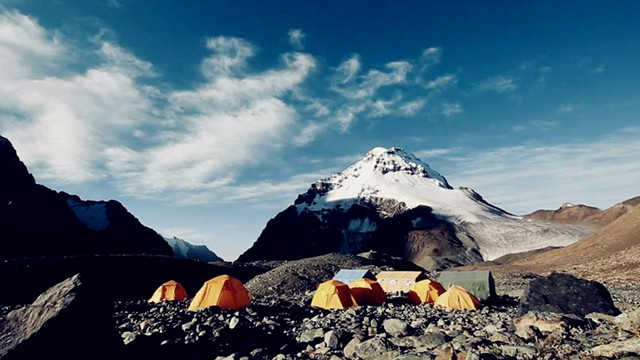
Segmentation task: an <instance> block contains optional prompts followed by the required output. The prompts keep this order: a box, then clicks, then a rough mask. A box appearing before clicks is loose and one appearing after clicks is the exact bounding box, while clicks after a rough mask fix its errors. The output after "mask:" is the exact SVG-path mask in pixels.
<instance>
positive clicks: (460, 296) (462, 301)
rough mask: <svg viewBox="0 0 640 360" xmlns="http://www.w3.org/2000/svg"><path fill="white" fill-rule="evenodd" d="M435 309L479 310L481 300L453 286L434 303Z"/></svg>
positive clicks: (459, 287)
mask: <svg viewBox="0 0 640 360" xmlns="http://www.w3.org/2000/svg"><path fill="white" fill-rule="evenodd" d="M433 305H434V306H435V307H440V308H444V309H455V310H478V308H479V307H480V300H478V298H476V297H475V296H473V294H471V293H470V292H468V291H467V290H465V289H464V288H463V287H461V286H458V285H453V286H452V287H450V288H449V290H447V291H445V292H444V294H442V295H440V297H439V298H438V300H436V302H435V303H433Z"/></svg>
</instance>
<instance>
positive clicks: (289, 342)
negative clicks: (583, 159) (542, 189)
mask: <svg viewBox="0 0 640 360" xmlns="http://www.w3.org/2000/svg"><path fill="white" fill-rule="evenodd" d="M258 265H260V266H264V268H265V271H266V270H267V269H269V268H271V270H269V271H266V272H264V273H263V274H261V275H259V276H257V277H255V278H253V279H252V280H250V281H248V282H247V283H246V286H247V288H248V289H249V291H250V293H251V295H252V305H251V306H250V307H249V308H246V309H241V310H237V311H234V310H221V309H219V308H208V309H204V310H200V311H195V312H192V311H188V310H187V307H188V305H189V303H188V301H183V302H164V303H161V304H149V303H147V301H146V299H140V300H135V301H116V302H114V305H113V309H112V314H113V319H114V321H115V328H112V330H113V332H114V333H117V335H118V336H119V338H120V339H121V340H122V343H123V344H125V345H123V348H122V349H121V350H119V351H121V354H120V355H117V356H118V357H120V358H121V359H123V360H124V359H129V358H130V359H134V358H136V359H139V358H156V359H169V358H185V359H219V360H220V359H225V358H226V359H270V360H271V359H278V360H281V359H331V360H335V359H363V360H367V359H398V360H402V359H405V360H406V359H436V360H445V359H447V360H448V359H468V360H471V359H587V360H589V359H594V360H595V359H614V358H615V359H640V292H638V290H637V289H638V288H640V284H639V283H636V282H630V281H617V282H609V283H605V285H606V286H607V288H608V290H609V291H610V292H611V295H612V298H613V301H614V303H615V306H616V307H617V308H618V309H620V310H621V311H622V313H621V314H619V315H617V313H611V312H609V311H607V310H602V312H608V314H602V313H590V314H589V315H587V316H583V315H586V314H587V312H585V313H584V314H582V315H575V314H573V315H572V314H562V313H559V312H555V313H554V312H549V311H550V310H546V311H535V312H528V313H524V311H520V310H521V304H520V302H521V301H522V300H521V299H520V297H523V298H526V297H527V295H526V294H527V293H529V292H530V289H529V290H527V288H528V287H530V286H529V284H530V283H531V281H534V280H535V282H538V281H540V280H541V279H542V280H544V279H546V278H541V277H540V276H539V275H535V274H516V273H497V274H495V280H496V290H497V293H498V294H499V295H500V296H499V298H498V299H495V300H494V301H492V302H490V303H487V304H484V306H483V307H482V308H481V309H480V310H478V311H446V310H441V309H435V308H433V307H432V306H430V305H418V306H416V305H412V304H409V303H408V302H407V300H406V299H405V298H404V297H394V298H391V299H390V300H389V301H388V302H387V303H386V304H385V305H383V306H378V307H375V306H360V307H356V308H350V309H346V310H321V309H316V308H312V307H310V305H309V304H310V302H311V298H312V296H313V290H314V289H315V288H316V286H317V283H318V282H320V281H322V280H326V279H328V278H330V277H331V276H332V274H333V273H334V272H335V271H336V270H337V269H338V268H341V267H366V268H368V269H370V270H371V271H373V272H377V271H380V270H381V269H386V268H394V269H405V268H404V267H405V266H406V265H407V264H406V263H403V262H401V261H399V260H398V259H396V258H391V257H384V256H381V255H379V254H375V253H372V254H367V255H365V256H353V255H349V256H347V255H336V254H332V255H325V256H321V257H316V258H310V259H304V260H300V261H297V262H287V263H284V264H279V263H273V264H271V263H269V264H266V263H265V264H252V265H251V266H253V267H255V266H258ZM278 265H281V266H278ZM409 266H410V265H409ZM429 275H430V276H431V277H435V276H437V274H429ZM89 280H90V279H89ZM89 280H87V283H88V284H90V281H89ZM78 286H79V285H78ZM555 286H556V285H555V284H547V288H548V289H549V288H550V289H551V291H553V292H555V289H556V287H555ZM585 286H587V287H588V286H589V285H588V284H587V285H585ZM581 287H583V285H576V286H574V288H581ZM78 289H81V287H78ZM548 289H547V290H548ZM557 289H558V290H557V292H558V293H560V294H562V293H567V292H568V290H567V289H563V288H561V287H558V288H557ZM63 290H64V289H63ZM77 291H80V290H77ZM49 292H50V293H52V294H54V295H55V294H57V293H61V294H63V295H64V296H62V295H60V298H61V299H72V298H73V296H72V295H65V294H74V293H76V290H73V288H72V289H71V290H68V289H67V290H64V291H51V290H49ZM588 292H589V293H591V291H588ZM77 293H80V292H77ZM523 294H524V295H523ZM543 295H544V294H543ZM94 296H96V297H101V296H102V294H101V292H100V291H98V292H96V293H95V295H94ZM545 296H546V295H545ZM545 296H543V297H545ZM52 299H56V298H55V297H53V298H52ZM82 299H83V298H82V297H77V298H76V300H73V301H81V300H82ZM583 300H584V299H580V301H579V302H580V304H578V305H579V306H582V305H583V302H584V301H583ZM51 301H54V300H48V302H51ZM56 301H57V303H59V304H60V305H56V306H59V307H60V308H61V309H62V308H63V307H64V306H66V305H64V304H66V303H68V301H67V300H64V301H62V300H56ZM82 301H84V303H83V304H82V306H83V307H84V308H85V309H88V310H84V312H82V313H86V312H87V311H88V312H95V311H96V310H95V309H92V308H93V307H94V305H93V303H92V301H90V300H89V299H88V298H87V297H84V300H82ZM587 301H588V300H587ZM599 302H600V300H598V301H596V304H595V305H597V306H600V305H601V304H599ZM609 302H610V301H609ZM72 303H73V302H72ZM78 306H80V305H78ZM32 307H33V305H32ZM18 308H20V306H0V325H3V324H2V323H3V322H4V321H5V319H8V317H7V314H8V313H9V312H10V311H11V310H14V309H18ZM76 308H79V307H76ZM603 309H606V307H605V308H603ZM35 310H36V311H38V310H37V309H35ZM62 311H63V310H60V314H63V312H62ZM589 312H592V310H589ZM71 313H74V312H71ZM75 313H76V314H81V313H80V312H77V311H76V312H75ZM66 316H71V315H68V314H67V315H66ZM78 317H79V319H76V320H74V321H79V322H81V323H82V324H85V323H86V322H85V321H84V320H83V316H82V315H80V316H78ZM14 318H15V316H14ZM67 319H70V318H69V317H67ZM96 320H97V319H96ZM69 321H71V320H65V322H64V324H62V323H58V325H57V326H61V328H62V330H61V331H56V336H58V335H59V336H62V337H60V338H58V339H57V341H58V342H63V341H67V342H70V343H72V344H73V343H74V341H73V336H72V337H68V336H63V335H64V333H65V332H69V331H71V333H75V332H73V331H74V330H73V329H70V328H69V327H70V325H68V324H69ZM14 323H15V321H14ZM18 324H19V323H18ZM89 324H91V325H86V324H85V325H83V329H82V331H83V332H85V331H86V333H89V334H90V333H92V332H94V331H97V330H96V329H97V326H98V325H97V323H96V324H93V322H89ZM102 324H106V322H103V323H102ZM51 326H52V325H47V326H45V327H44V328H45V329H46V328H47V327H48V328H51ZM90 326H95V327H96V329H91V328H89V327H90ZM102 327H103V326H102ZM108 327H111V325H109V326H108ZM0 328H2V326H0ZM85 328H87V329H86V330H85ZM9 335H11V334H9ZM2 337H3V335H2V334H0V344H1V342H2V341H3V338H2ZM65 346H67V345H65ZM0 347H1V346H0ZM0 350H2V349H0ZM1 353H2V351H0V355H1ZM89 353H92V352H89ZM83 356H84V355H83ZM0 358H3V357H2V356H0ZM72 358H73V357H72ZM78 358H81V357H78Z"/></svg>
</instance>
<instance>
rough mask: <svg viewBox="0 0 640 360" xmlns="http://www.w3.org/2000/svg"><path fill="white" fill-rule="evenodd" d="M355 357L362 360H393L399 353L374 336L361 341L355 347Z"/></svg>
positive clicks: (384, 340) (383, 340)
mask: <svg viewBox="0 0 640 360" xmlns="http://www.w3.org/2000/svg"><path fill="white" fill-rule="evenodd" d="M354 353H355V355H357V356H358V357H359V358H360V359H363V360H370V359H371V360H373V359H376V360H379V359H380V360H381V359H389V360H390V359H393V358H395V357H397V356H398V355H400V352H399V351H397V350H394V349H392V347H391V346H390V344H389V343H388V342H387V340H386V339H384V338H383V337H380V336H376V337H374V338H371V339H369V340H366V341H363V342H361V343H359V344H357V345H356V346H355V349H354Z"/></svg>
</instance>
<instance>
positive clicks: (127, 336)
mask: <svg viewBox="0 0 640 360" xmlns="http://www.w3.org/2000/svg"><path fill="white" fill-rule="evenodd" d="M121 336H122V342H124V344H125V345H127V344H129V343H131V342H133V341H134V340H135V339H136V337H137V335H136V333H134V332H131V331H125V332H123V333H122V335H121Z"/></svg>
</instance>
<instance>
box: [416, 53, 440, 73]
mask: <svg viewBox="0 0 640 360" xmlns="http://www.w3.org/2000/svg"><path fill="white" fill-rule="evenodd" d="M441 58H442V48H439V47H429V48H426V49H424V51H423V52H422V56H421V57H420V62H421V63H422V64H423V70H424V69H426V68H428V67H430V66H433V65H435V64H437V63H439V62H440V60H441Z"/></svg>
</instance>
